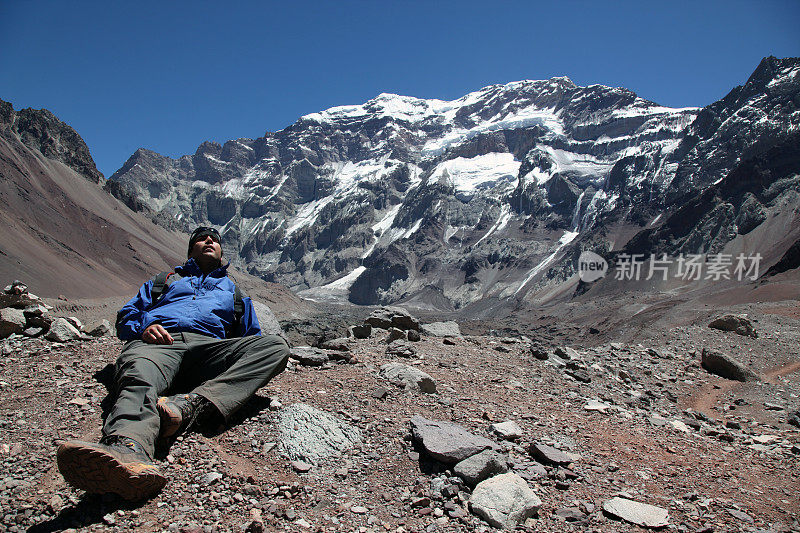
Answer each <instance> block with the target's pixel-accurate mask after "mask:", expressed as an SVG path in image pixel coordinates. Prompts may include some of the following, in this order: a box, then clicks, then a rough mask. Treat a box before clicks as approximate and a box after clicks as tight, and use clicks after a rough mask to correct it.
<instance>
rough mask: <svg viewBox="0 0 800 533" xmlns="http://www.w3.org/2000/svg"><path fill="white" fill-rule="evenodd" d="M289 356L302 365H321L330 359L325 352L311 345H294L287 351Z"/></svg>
mask: <svg viewBox="0 0 800 533" xmlns="http://www.w3.org/2000/svg"><path fill="white" fill-rule="evenodd" d="M289 356H290V357H292V358H294V359H297V361H298V362H299V363H300V364H301V365H303V366H322V365H324V364H325V363H327V362H328V360H329V359H330V358H329V357H328V354H327V353H326V352H324V351H323V350H320V349H319V348H312V347H311V346H297V347H294V348H292V349H291V350H290V351H289Z"/></svg>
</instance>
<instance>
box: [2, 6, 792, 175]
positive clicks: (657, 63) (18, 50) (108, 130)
mask: <svg viewBox="0 0 800 533" xmlns="http://www.w3.org/2000/svg"><path fill="white" fill-rule="evenodd" d="M650 4H653V5H652V6H650ZM648 6H649V7H648ZM798 21H800V2H798V1H797V0H784V1H782V0H766V1H764V0H762V1H753V2H737V1H719V2H702V1H695V2H680V1H676V2H641V1H635V2H633V1H609V2H602V1H596V0H595V1H587V2H577V1H562V2H548V3H541V2H535V1H532V0H529V1H518V2H517V1H514V2H511V1H509V2H503V1H496V2H487V1H471V0H462V1H458V2H450V1H402V2H401V1H397V2H388V1H378V0H373V1H347V0H339V1H324V2H323V1H320V2H302V1H294V2H289V1H281V2H224V3H223V2H198V3H189V2H186V3H182V2H148V1H135V2H97V3H92V2H80V1H76V2H61V1H59V2H47V1H43V2H23V1H15V0H3V1H1V2H0V98H2V99H4V100H7V101H10V102H11V103H13V104H14V108H15V109H20V108H23V107H34V108H37V109H38V108H47V109H49V110H51V111H52V112H54V113H55V114H56V115H57V116H58V117H59V118H61V119H62V120H64V121H65V122H67V123H68V124H70V125H71V126H72V127H74V128H75V129H76V130H77V131H78V133H79V134H80V135H81V136H82V137H83V139H84V140H85V141H86V143H87V144H88V145H89V148H90V150H91V152H92V155H93V157H94V159H95V161H96V162H97V166H98V168H99V169H100V170H101V171H102V172H103V173H105V174H106V176H110V175H111V174H112V173H113V172H114V171H115V170H117V169H118V168H119V167H120V166H122V164H123V163H124V162H125V160H126V159H127V158H128V157H129V156H130V155H131V154H132V153H133V152H134V151H135V150H136V149H137V148H139V147H146V148H149V149H152V150H155V151H157V152H159V153H162V154H165V155H169V156H173V157H176V156H179V155H182V154H187V153H189V154H191V153H194V151H195V149H196V148H197V146H198V145H199V144H200V143H201V142H203V141H205V140H215V141H218V142H224V141H225V140H227V139H234V138H238V137H251V138H255V137H259V136H261V135H263V134H264V132H265V131H276V130H280V129H282V128H284V127H286V126H288V125H290V124H291V123H293V122H294V121H295V120H297V118H298V117H300V116H302V115H304V114H307V113H312V112H315V111H320V110H322V109H326V108H328V107H332V106H336V105H344V104H357V103H362V102H364V101H366V100H368V99H370V98H372V97H374V96H376V95H378V94H379V93H381V92H392V93H398V94H405V95H411V96H417V97H422V98H440V99H445V100H450V99H454V98H458V97H460V96H462V95H464V94H466V93H468V92H470V91H474V90H476V89H479V88H481V87H484V86H486V85H490V84H494V83H506V82H509V81H515V80H520V79H544V78H550V77H552V76H561V75H566V76H569V77H570V78H571V79H572V80H573V81H574V82H575V83H577V84H579V85H591V84H593V83H601V84H605V85H611V86H623V87H627V88H629V89H631V90H633V91H635V92H636V93H637V94H639V95H640V96H642V97H643V98H647V99H649V100H653V101H655V102H658V103H660V104H662V105H667V106H672V107H686V106H703V105H707V104H709V103H711V102H713V101H715V100H717V99H719V98H721V97H722V96H724V95H725V94H726V93H727V92H728V91H729V90H730V89H731V88H733V87H734V86H735V85H739V84H742V83H744V81H745V80H746V79H747V77H748V76H749V75H750V74H751V73H752V71H753V70H754V69H755V67H756V65H757V64H758V62H759V61H760V60H761V58H762V57H764V56H768V55H775V56H778V57H787V56H798V55H800V30H798V27H800V24H799V23H798Z"/></svg>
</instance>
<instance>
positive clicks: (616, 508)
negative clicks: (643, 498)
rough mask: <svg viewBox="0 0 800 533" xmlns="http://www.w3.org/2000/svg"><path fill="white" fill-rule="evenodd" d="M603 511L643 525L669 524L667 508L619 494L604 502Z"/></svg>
mask: <svg viewBox="0 0 800 533" xmlns="http://www.w3.org/2000/svg"><path fill="white" fill-rule="evenodd" d="M603 511H605V512H606V513H608V514H610V515H611V516H615V517H617V518H621V519H622V520H625V521H626V522H630V523H631V524H636V525H637V526H641V527H649V528H659V527H666V526H667V525H668V524H669V513H668V512H667V510H666V509H662V508H661V507H656V506H655V505H649V504H647V503H639V502H635V501H633V500H629V499H627V498H621V497H619V496H617V497H615V498H611V499H610V500H608V501H606V502H603Z"/></svg>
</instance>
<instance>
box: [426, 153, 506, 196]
mask: <svg viewBox="0 0 800 533" xmlns="http://www.w3.org/2000/svg"><path fill="white" fill-rule="evenodd" d="M521 164H522V163H521V162H519V161H516V160H514V155H513V154H509V153H497V152H493V153H489V154H484V155H479V156H475V157H472V158H469V159H467V158H464V157H457V158H455V159H450V160H448V161H444V162H442V163H440V164H439V165H437V166H436V168H435V169H434V171H433V173H432V174H431V176H430V180H431V181H432V182H435V181H437V180H439V179H442V178H444V179H446V180H447V182H448V183H449V184H451V185H452V186H453V187H454V188H455V190H456V192H460V193H462V194H474V193H475V192H477V191H479V190H481V191H485V190H488V189H492V188H495V187H497V186H505V187H509V186H513V182H514V180H516V178H517V174H518V173H519V167H520V165H521Z"/></svg>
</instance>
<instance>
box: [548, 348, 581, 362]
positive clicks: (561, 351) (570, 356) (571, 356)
mask: <svg viewBox="0 0 800 533" xmlns="http://www.w3.org/2000/svg"><path fill="white" fill-rule="evenodd" d="M553 353H554V354H556V355H557V356H559V357H560V358H561V359H566V360H567V361H570V360H575V359H580V358H581V355H580V354H579V353H578V352H577V351H575V350H574V349H573V348H570V347H569V346H559V347H558V348H556V349H555V350H553Z"/></svg>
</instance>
